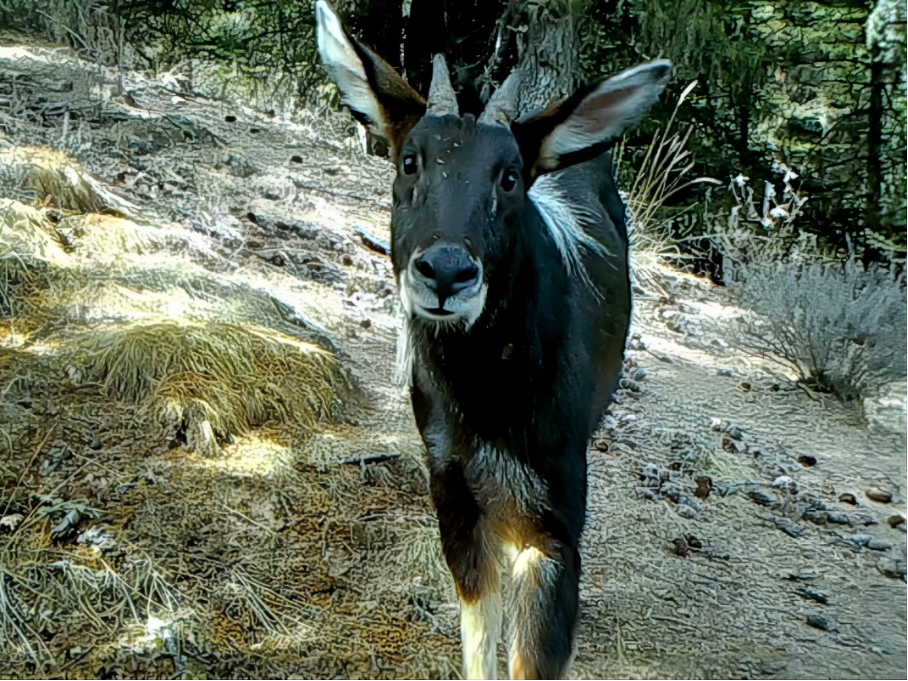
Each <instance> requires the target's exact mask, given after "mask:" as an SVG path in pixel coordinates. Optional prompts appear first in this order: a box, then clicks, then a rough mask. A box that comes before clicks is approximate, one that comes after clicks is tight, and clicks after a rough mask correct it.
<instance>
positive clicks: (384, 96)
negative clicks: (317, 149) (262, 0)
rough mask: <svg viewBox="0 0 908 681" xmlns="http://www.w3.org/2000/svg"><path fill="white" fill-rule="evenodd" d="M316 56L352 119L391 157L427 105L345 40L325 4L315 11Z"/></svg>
mask: <svg viewBox="0 0 908 681" xmlns="http://www.w3.org/2000/svg"><path fill="white" fill-rule="evenodd" d="M315 24H316V33H317V37H318V52H319V55H321V58H322V64H323V65H324V67H325V70H326V71H327V72H328V75H329V76H330V77H331V80H333V81H334V82H335V83H336V84H337V87H338V89H339V90H340V92H341V101H342V102H343V103H344V104H346V105H347V106H348V107H350V113H352V114H353V117H354V118H356V120H358V121H359V122H360V123H362V124H363V125H365V126H366V127H367V128H369V130H370V131H372V132H373V133H374V134H376V135H379V136H380V137H384V138H385V139H386V140H388V142H389V143H390V144H391V146H392V148H393V149H394V152H395V155H396V154H397V152H398V151H400V147H401V145H402V144H403V142H404V139H406V137H407V133H409V132H410V129H411V128H412V127H413V126H414V125H416V124H417V123H418V122H419V119H420V118H422V117H423V115H424V114H425V112H426V102H425V100H424V99H423V98H422V97H420V96H419V93H418V92H416V90H414V89H413V88H411V87H410V86H409V85H408V84H407V82H406V81H405V80H404V79H403V78H401V77H400V76H399V75H398V74H397V72H396V71H395V70H394V69H393V68H391V66H390V65H389V64H388V63H387V62H386V61H385V60H384V59H382V58H381V57H379V56H378V55H377V54H375V53H374V52H373V51H372V50H370V49H369V48H368V47H366V46H365V45H363V44H362V43H360V42H359V41H358V40H356V38H354V37H352V36H351V35H349V34H348V33H347V32H346V31H345V30H344V27H343V25H342V24H341V21H340V19H338V17H337V15H336V14H335V13H334V11H333V10H332V9H331V6H330V5H329V4H328V3H327V2H325V0H319V1H318V2H317V3H316V5H315Z"/></svg>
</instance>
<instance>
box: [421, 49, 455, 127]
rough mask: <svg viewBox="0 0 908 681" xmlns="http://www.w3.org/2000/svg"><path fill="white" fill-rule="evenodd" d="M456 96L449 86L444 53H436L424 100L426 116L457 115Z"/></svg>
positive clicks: (449, 80) (449, 79) (449, 81)
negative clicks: (426, 96) (426, 98)
mask: <svg viewBox="0 0 908 681" xmlns="http://www.w3.org/2000/svg"><path fill="white" fill-rule="evenodd" d="M459 115H460V109H459V108H458V106H457V96H456V95H455V94H454V88H453V87H451V77H450V76H449V75H448V65H447V63H446V62H445V58H444V55H442V54H436V55H435V59H433V60H432V84H431V85H430V86H429V98H428V100H426V116H459Z"/></svg>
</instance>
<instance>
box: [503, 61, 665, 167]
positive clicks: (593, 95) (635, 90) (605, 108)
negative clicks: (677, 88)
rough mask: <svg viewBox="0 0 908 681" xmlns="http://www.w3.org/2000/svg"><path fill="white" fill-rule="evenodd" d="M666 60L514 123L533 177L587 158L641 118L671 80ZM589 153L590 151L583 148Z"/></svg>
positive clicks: (648, 63) (577, 94)
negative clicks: (598, 146) (598, 147)
mask: <svg viewBox="0 0 908 681" xmlns="http://www.w3.org/2000/svg"><path fill="white" fill-rule="evenodd" d="M671 72H672V65H671V63H670V62H668V61H667V60H665V59H660V60H657V61H651V62H647V63H646V64H640V65H639V66H635V67H634V68H631V69H628V70H627V71H622V72H621V73H619V74H618V75H617V76H614V77H612V78H609V79H608V80H605V81H602V82H600V83H597V84H596V85H593V86H591V87H589V88H585V89H584V90H581V91H580V92H577V93H576V94H574V95H573V96H571V97H568V98H567V99H564V100H562V101H560V102H556V103H555V104H553V105H552V106H550V107H549V108H547V109H545V110H544V111H542V112H539V113H530V114H526V115H524V116H522V117H521V118H519V119H517V120H516V121H514V122H513V123H512V124H511V130H512V131H513V133H514V136H515V137H516V138H517V142H518V144H519V145H520V150H521V154H522V155H523V159H524V162H525V163H526V165H527V168H528V169H529V172H530V178H531V179H533V178H536V177H537V176H539V175H542V174H543V173H548V172H552V171H554V170H560V169H561V168H565V167H567V166H569V165H573V164H574V163H578V162H580V161H584V160H587V159H588V158H589V157H590V155H592V154H594V153H595V152H596V149H595V147H596V145H599V144H602V143H603V142H608V141H610V140H613V139H615V138H617V137H618V136H620V135H621V133H622V132H624V130H625V129H626V128H628V127H630V126H632V125H634V124H635V123H637V122H639V121H640V119H641V118H643V116H645V115H646V112H647V111H649V109H650V107H651V106H652V105H653V104H655V103H656V100H657V99H658V98H659V94H660V93H661V92H662V90H663V89H664V88H665V84H666V83H668V79H669V77H670V76H671ZM584 152H589V153H584Z"/></svg>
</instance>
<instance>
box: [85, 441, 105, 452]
mask: <svg viewBox="0 0 908 681" xmlns="http://www.w3.org/2000/svg"><path fill="white" fill-rule="evenodd" d="M103 446H104V445H103V444H102V443H101V441H100V440H92V441H91V444H90V445H88V447H89V449H93V450H95V451H98V450H99V449H101V448H102V447H103Z"/></svg>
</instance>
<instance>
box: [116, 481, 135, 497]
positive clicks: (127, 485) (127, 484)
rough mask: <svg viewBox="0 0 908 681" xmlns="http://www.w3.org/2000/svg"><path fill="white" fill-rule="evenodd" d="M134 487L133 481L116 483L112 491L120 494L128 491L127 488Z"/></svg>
mask: <svg viewBox="0 0 908 681" xmlns="http://www.w3.org/2000/svg"><path fill="white" fill-rule="evenodd" d="M135 488H136V483H134V482H124V483H123V484H122V485H117V486H116V487H115V488H114V491H115V492H116V493H117V494H121V495H122V494H126V492H128V491H129V490H131V489H135Z"/></svg>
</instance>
